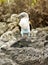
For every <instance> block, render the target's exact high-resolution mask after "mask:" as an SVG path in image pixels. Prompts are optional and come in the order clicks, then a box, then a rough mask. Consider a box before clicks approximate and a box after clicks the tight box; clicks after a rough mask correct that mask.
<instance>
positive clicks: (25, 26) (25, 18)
mask: <svg viewBox="0 0 48 65" xmlns="http://www.w3.org/2000/svg"><path fill="white" fill-rule="evenodd" d="M18 17H20V18H21V19H20V23H19V25H20V27H21V35H22V36H23V34H24V33H27V34H28V36H30V25H29V15H28V13H26V12H22V13H20V14H19V15H18Z"/></svg>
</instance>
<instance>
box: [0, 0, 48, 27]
mask: <svg viewBox="0 0 48 65" xmlns="http://www.w3.org/2000/svg"><path fill="white" fill-rule="evenodd" d="M23 11H25V12H27V13H28V14H29V17H30V21H31V25H32V27H33V28H36V27H45V26H48V0H43V1H41V0H0V21H2V22H3V21H7V19H8V18H9V17H10V15H11V14H13V13H16V14H19V13H21V12H23ZM35 23H36V24H35Z"/></svg>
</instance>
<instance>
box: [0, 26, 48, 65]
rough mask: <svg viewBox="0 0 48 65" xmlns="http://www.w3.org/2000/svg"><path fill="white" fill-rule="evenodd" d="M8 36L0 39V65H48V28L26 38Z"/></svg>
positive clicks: (38, 30) (32, 33)
mask: <svg viewBox="0 0 48 65" xmlns="http://www.w3.org/2000/svg"><path fill="white" fill-rule="evenodd" d="M35 32H36V33H35ZM6 34H7V33H6ZM8 34H9V33H8ZM11 34H12V33H11ZM8 36H9V35H6V36H5V37H4V35H2V36H1V37H0V65H48V27H47V28H43V29H41V28H39V29H36V30H34V31H33V30H32V31H31V37H27V38H21V36H20V35H17V34H16V36H13V35H10V36H9V37H8ZM6 37H7V38H6Z"/></svg>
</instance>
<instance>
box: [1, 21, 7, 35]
mask: <svg viewBox="0 0 48 65" xmlns="http://www.w3.org/2000/svg"><path fill="white" fill-rule="evenodd" d="M7 29H8V27H7V25H6V23H5V22H0V35H1V34H3V33H4V32H5V31H6V30H7Z"/></svg>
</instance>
